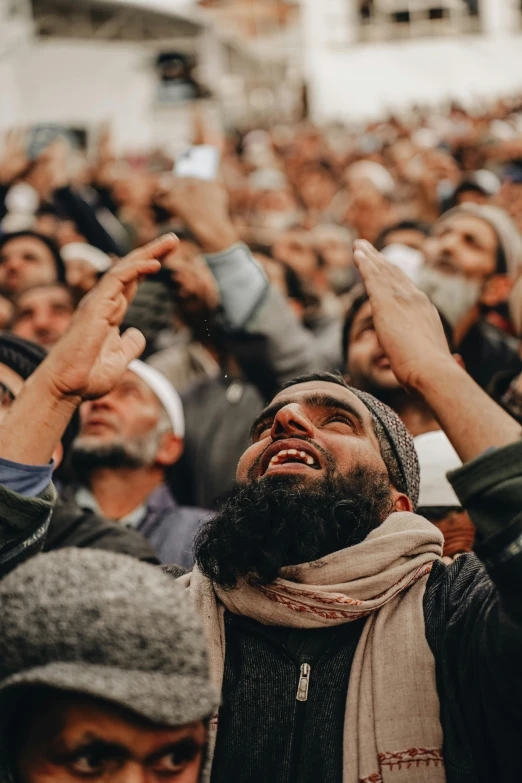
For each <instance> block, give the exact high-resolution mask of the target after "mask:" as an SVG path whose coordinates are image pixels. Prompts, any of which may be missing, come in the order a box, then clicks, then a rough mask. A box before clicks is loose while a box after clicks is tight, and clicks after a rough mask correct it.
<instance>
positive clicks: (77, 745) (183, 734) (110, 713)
mask: <svg viewBox="0 0 522 783" xmlns="http://www.w3.org/2000/svg"><path fill="white" fill-rule="evenodd" d="M22 736H23V739H22V740H21V741H20V746H19V750H18V753H17V754H16V756H17V758H16V760H15V768H16V770H17V773H18V774H17V780H19V781H20V783H51V781H53V783H56V782H57V781H59V782H60V783H78V781H85V780H90V781H95V783H123V781H126V782H128V783H130V781H132V782H133V783H134V782H135V783H159V782H160V781H162V782H166V783H197V781H198V780H199V776H200V770H201V764H202V755H203V748H204V746H205V741H206V729H205V726H204V724H203V723H202V722H201V721H198V722H197V723H191V724H188V725H186V726H181V727H179V728H169V727H161V726H157V725H156V724H153V723H150V722H149V721H146V720H145V719H143V718H139V717H138V716H136V715H134V714H133V713H131V712H129V711H127V710H124V709H122V708H120V707H117V706H116V705H113V704H109V703H108V702H104V701H101V700H99V699H93V698H91V697H88V696H84V695H81V694H67V693H63V694H62V693H59V692H56V694H55V695H54V696H49V697H48V699H47V703H46V704H45V709H43V708H42V709H38V710H36V711H35V712H34V713H32V714H31V712H29V714H28V715H27V716H26V722H25V723H24V725H23V729H22Z"/></svg>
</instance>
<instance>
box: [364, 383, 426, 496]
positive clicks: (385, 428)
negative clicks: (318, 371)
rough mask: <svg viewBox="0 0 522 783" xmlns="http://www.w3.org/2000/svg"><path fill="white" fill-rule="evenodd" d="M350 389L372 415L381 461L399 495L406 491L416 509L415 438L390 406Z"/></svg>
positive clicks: (417, 481)
mask: <svg viewBox="0 0 522 783" xmlns="http://www.w3.org/2000/svg"><path fill="white" fill-rule="evenodd" d="M349 389H350V391H351V392H352V393H353V394H355V396H356V397H358V398H359V399H360V400H361V402H363V403H364V405H366V407H367V408H368V410H369V411H370V413H371V414H372V418H373V424H374V428H375V431H376V433H377V437H378V439H379V445H380V447H381V454H382V458H383V460H384V464H385V465H386V467H387V468H388V474H389V476H390V480H391V482H392V484H393V486H394V487H395V489H398V490H399V492H404V494H405V495H407V496H408V497H409V499H410V500H411V502H412V505H413V508H414V509H416V508H417V503H418V500H419V486H420V468H419V460H418V457H417V452H416V451H415V443H414V442H413V438H412V437H411V435H410V433H409V432H408V430H407V429H406V427H405V426H404V424H403V423H402V420H401V419H400V418H399V417H398V416H397V414H396V413H395V411H392V409H391V408H389V407H388V405H385V404H384V403H383V402H380V400H378V399H377V398H376V397H373V396H372V395H371V394H368V393H367V392H363V391H360V390H359V389H354V388H353V387H352V386H350V387H349Z"/></svg>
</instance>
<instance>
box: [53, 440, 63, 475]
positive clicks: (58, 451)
mask: <svg viewBox="0 0 522 783" xmlns="http://www.w3.org/2000/svg"><path fill="white" fill-rule="evenodd" d="M53 459H54V469H55V470H58V468H59V467H60V465H61V464H62V460H63V446H62V444H61V443H59V444H58V445H57V447H56V448H55V450H54V451H53Z"/></svg>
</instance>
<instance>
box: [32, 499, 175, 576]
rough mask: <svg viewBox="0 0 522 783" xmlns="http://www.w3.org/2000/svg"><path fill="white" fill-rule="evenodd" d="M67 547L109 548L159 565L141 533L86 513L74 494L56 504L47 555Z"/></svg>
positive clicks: (89, 512)
mask: <svg viewBox="0 0 522 783" xmlns="http://www.w3.org/2000/svg"><path fill="white" fill-rule="evenodd" d="M68 546H73V547H90V548H92V549H107V550H109V551H111V552H120V553H121V554H124V555H130V557H135V558H137V559H138V560H144V561H146V562H148V563H158V562H159V561H158V558H157V557H156V553H155V552H154V549H153V548H152V546H151V545H150V544H149V542H148V541H147V539H146V538H145V537H144V536H142V534H141V533H138V532H137V531H135V530H130V529H129V528H126V527H124V526H123V525H117V524H114V523H112V522H107V520H105V519H104V518H103V517H99V516H97V514H95V513H94V511H85V510H84V509H82V508H80V507H79V506H78V504H77V503H76V501H75V499H74V495H73V494H71V493H66V494H65V496H64V497H62V496H61V497H60V498H59V499H58V501H57V503H56V506H55V509H54V512H53V515H52V517H51V521H50V523H49V528H48V531H47V538H46V541H45V544H44V552H50V551H52V550H54V549H63V548H64V547H68Z"/></svg>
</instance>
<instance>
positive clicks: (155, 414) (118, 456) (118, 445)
mask: <svg viewBox="0 0 522 783" xmlns="http://www.w3.org/2000/svg"><path fill="white" fill-rule="evenodd" d="M80 419H81V428H80V434H79V436H78V438H77V439H76V440H75V442H74V446H73V462H74V464H75V465H76V466H81V467H82V468H85V469H87V468H89V467H90V468H94V467H102V466H104V467H113V468H118V467H128V468H141V467H152V466H167V465H170V464H173V463H174V462H176V461H177V459H179V457H180V456H181V450H182V442H181V440H180V439H179V438H176V437H175V436H174V435H173V433H172V425H171V423H170V421H169V420H167V419H166V414H165V412H164V410H163V407H162V405H161V403H160V401H159V400H158V398H157V397H156V395H155V394H154V392H153V391H152V390H151V389H150V388H149V386H148V385H147V384H146V383H145V382H144V381H143V380H142V379H141V378H139V377H138V376H137V375H136V374H135V373H133V372H131V371H130V370H127V372H126V373H125V374H124V375H123V377H122V378H121V380H120V381H119V382H118V383H117V384H116V386H115V387H114V389H113V390H112V391H111V392H109V394H106V395H105V397H101V398H100V399H99V400H92V401H88V402H84V403H83V405H82V406H81V408H80Z"/></svg>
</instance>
